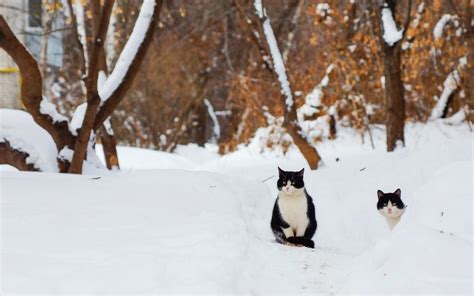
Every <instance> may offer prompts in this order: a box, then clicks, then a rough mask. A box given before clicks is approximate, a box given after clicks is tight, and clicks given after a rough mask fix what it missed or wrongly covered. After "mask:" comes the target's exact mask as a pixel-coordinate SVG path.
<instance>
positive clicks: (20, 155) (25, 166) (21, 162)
mask: <svg viewBox="0 0 474 296" xmlns="http://www.w3.org/2000/svg"><path fill="white" fill-rule="evenodd" d="M28 157H29V155H28V153H25V152H21V151H18V150H16V149H14V148H13V147H12V146H10V143H9V142H8V141H6V142H2V143H0V164H9V165H11V166H13V167H15V168H17V169H18V170H20V171H39V169H37V168H35V167H34V166H33V165H32V164H29V163H26V159H27V158H28Z"/></svg>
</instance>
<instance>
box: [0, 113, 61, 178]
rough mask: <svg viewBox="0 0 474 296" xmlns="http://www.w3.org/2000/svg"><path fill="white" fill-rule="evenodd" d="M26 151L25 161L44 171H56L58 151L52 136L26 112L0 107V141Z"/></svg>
mask: <svg viewBox="0 0 474 296" xmlns="http://www.w3.org/2000/svg"><path fill="white" fill-rule="evenodd" d="M5 141H8V142H9V143H10V146H11V147H13V148H15V149H16V150H19V151H21V152H25V153H28V155H29V156H28V158H27V159H26V161H27V163H29V164H33V165H34V167H35V168H37V169H40V170H41V171H45V172H57V171H58V167H57V164H56V155H57V153H58V151H57V149H56V145H55V143H54V140H53V138H51V136H50V135H49V133H48V132H46V131H45V130H44V129H43V128H41V127H40V126H39V125H38V124H36V122H34V120H33V117H31V115H30V114H29V113H27V112H24V111H20V110H12V109H0V142H2V143H3V142H5Z"/></svg>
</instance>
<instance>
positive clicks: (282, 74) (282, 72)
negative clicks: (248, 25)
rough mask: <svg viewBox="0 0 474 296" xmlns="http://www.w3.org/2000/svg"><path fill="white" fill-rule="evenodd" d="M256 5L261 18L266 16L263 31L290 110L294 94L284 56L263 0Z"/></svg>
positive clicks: (256, 1)
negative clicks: (263, 5)
mask: <svg viewBox="0 0 474 296" xmlns="http://www.w3.org/2000/svg"><path fill="white" fill-rule="evenodd" d="M254 7H255V10H256V12H257V15H258V16H259V18H261V19H263V18H265V20H264V21H263V32H264V33H265V39H266V41H267V43H268V47H269V48H270V54H271V56H272V60H273V67H274V70H275V72H276V74H277V76H278V81H279V83H280V88H281V92H282V94H283V95H284V96H285V98H286V99H285V104H286V108H287V110H288V111H290V110H291V107H292V106H293V104H294V101H293V94H292V92H291V88H290V82H289V81H288V77H287V75H286V68H285V63H284V62H283V56H282V55H281V52H280V49H279V47H278V43H277V41H276V38H275V34H274V33H273V29H272V25H271V23H270V18H269V17H268V16H267V14H266V11H265V9H263V7H262V1H261V0H255V2H254Z"/></svg>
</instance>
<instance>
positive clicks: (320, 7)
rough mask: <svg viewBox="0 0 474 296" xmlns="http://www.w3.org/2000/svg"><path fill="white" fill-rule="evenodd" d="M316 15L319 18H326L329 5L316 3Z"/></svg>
mask: <svg viewBox="0 0 474 296" xmlns="http://www.w3.org/2000/svg"><path fill="white" fill-rule="evenodd" d="M316 13H317V14H319V15H320V16H323V17H324V16H326V15H328V13H329V4H328V3H318V4H317V5H316Z"/></svg>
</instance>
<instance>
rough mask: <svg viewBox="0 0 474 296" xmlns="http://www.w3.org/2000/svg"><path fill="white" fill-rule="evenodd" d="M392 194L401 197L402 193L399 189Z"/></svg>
mask: <svg viewBox="0 0 474 296" xmlns="http://www.w3.org/2000/svg"><path fill="white" fill-rule="evenodd" d="M394 194H395V195H396V196H398V197H401V196H402V191H401V190H400V188H398V189H397V190H395V192H394Z"/></svg>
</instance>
